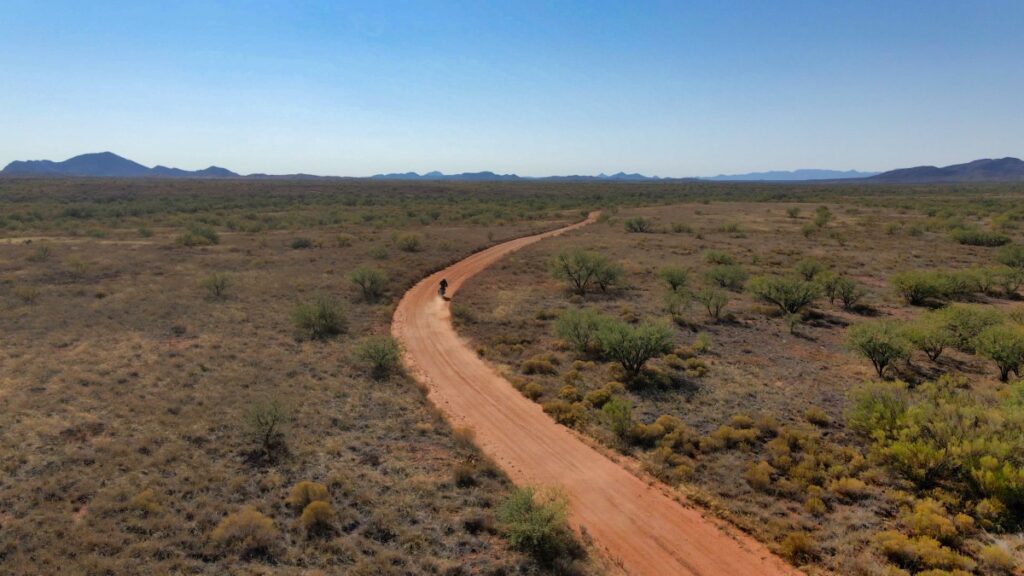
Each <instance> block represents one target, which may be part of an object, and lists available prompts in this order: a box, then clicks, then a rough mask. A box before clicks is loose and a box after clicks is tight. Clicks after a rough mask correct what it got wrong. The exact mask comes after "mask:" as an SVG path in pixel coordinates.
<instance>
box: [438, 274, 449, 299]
mask: <svg viewBox="0 0 1024 576" xmlns="http://www.w3.org/2000/svg"><path fill="white" fill-rule="evenodd" d="M446 290H448V279H447V278H441V287H440V288H439V289H438V290H437V293H438V294H440V295H441V298H444V293H445V291H446Z"/></svg>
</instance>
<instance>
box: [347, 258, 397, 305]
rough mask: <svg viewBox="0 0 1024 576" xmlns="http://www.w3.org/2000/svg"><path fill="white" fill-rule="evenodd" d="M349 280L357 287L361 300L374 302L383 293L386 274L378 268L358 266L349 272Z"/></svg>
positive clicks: (385, 285) (386, 281)
mask: <svg viewBox="0 0 1024 576" xmlns="http://www.w3.org/2000/svg"><path fill="white" fill-rule="evenodd" d="M349 280H350V281H351V282H352V284H354V285H355V286H357V287H358V288H359V292H360V294H361V295H362V298H363V300H365V301H367V302H376V301H377V300H380V298H381V296H383V295H384V290H385V288H386V287H387V283H388V276H387V273H385V272H384V271H383V270H381V269H380V268H372V267H369V266H360V267H359V268H356V269H355V270H353V271H352V273H351V274H349Z"/></svg>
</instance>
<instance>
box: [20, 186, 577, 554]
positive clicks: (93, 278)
mask: <svg viewBox="0 0 1024 576" xmlns="http://www.w3.org/2000/svg"><path fill="white" fill-rule="evenodd" d="M190 186H194V187H196V188H198V189H199V192H201V193H202V194H205V195H206V196H202V197H200V196H199V195H198V194H197V193H194V192H195V191H194V190H192V189H190V188H189V187H190ZM218 186H221V185H217V184H212V183H195V184H184V183H170V182H154V183H151V184H146V183H138V182H128V183H117V182H100V181H58V182H48V181H38V180H30V181H25V182H18V181H15V182H11V181H4V182H2V183H0V199H2V201H3V202H4V204H3V206H4V210H3V212H4V213H5V215H6V216H11V215H12V214H20V215H29V214H32V213H38V214H40V215H41V217H40V218H39V219H32V218H31V217H29V216H25V217H24V218H19V219H17V220H11V219H7V220H6V221H5V223H6V228H4V227H3V226H0V235H2V236H3V238H2V239H0V303H2V309H0V325H2V326H3V327H4V328H3V336H2V345H0V410H2V412H3V414H4V415H5V416H4V418H3V422H2V424H0V565H2V566H3V569H2V570H0V571H2V572H4V573H10V574H58V573H62V574H71V573H74V574H169V573H180V574H226V573H238V574H243V573H245V574H248V573H256V572H259V573H278V574H312V573H319V572H317V571H318V570H320V571H322V573H336V572H337V571H339V570H340V571H342V572H349V573H373V574H392V573H393V574H438V573H445V571H446V570H450V569H451V570H454V569H456V568H460V567H461V569H462V570H465V571H467V572H471V573H503V572H504V573H511V572H517V571H519V570H525V571H527V572H535V571H537V570H539V569H540V568H539V566H538V565H537V564H536V563H535V562H534V561H533V560H532V559H530V558H528V557H527V556H526V555H524V554H522V553H519V552H516V551H514V550H512V549H511V548H510V547H509V545H508V543H507V542H506V541H505V539H504V538H503V537H502V536H501V534H500V533H499V532H498V531H497V530H494V529H481V528H480V526H490V525H492V524H493V516H494V510H495V509H496V506H497V505H498V504H500V502H501V499H502V498H503V497H504V495H505V494H507V493H508V490H509V484H508V482H507V481H506V480H505V479H504V478H503V477H502V476H501V475H500V474H497V473H494V472H493V469H489V470H490V471H489V472H487V473H480V472H477V471H478V470H480V469H482V468H481V467H480V466H476V467H475V468H473V469H472V470H471V471H469V472H466V473H464V475H463V477H462V479H461V480H460V481H458V484H457V479H456V477H455V476H454V475H453V473H452V470H453V469H455V468H457V467H458V466H459V465H460V463H464V462H479V461H480V456H479V454H478V453H477V452H476V450H475V449H474V448H473V447H472V445H471V444H470V443H468V442H464V441H460V440H458V439H457V438H456V437H455V436H454V435H453V433H452V431H451V430H450V429H449V428H448V426H447V425H446V423H445V422H444V421H443V420H442V419H441V418H440V417H439V416H438V414H437V413H436V412H435V411H434V410H433V409H432V408H431V407H430V406H429V405H428V404H427V402H426V401H425V399H424V397H423V395H422V393H421V392H420V391H419V390H418V389H417V388H416V387H415V386H414V385H413V383H412V382H411V381H410V380H408V379H407V378H405V377H404V376H402V377H398V376H393V377H392V378H390V379H388V380H377V379H374V378H372V377H371V375H370V374H369V373H368V371H367V370H366V368H365V367H363V366H361V364H360V362H358V361H357V359H356V358H355V357H354V351H355V349H356V343H357V342H358V341H359V340H360V339H361V338H363V337H364V336H366V335H370V334H386V333H387V330H388V325H389V323H390V317H391V311H392V308H393V304H394V302H395V301H396V297H397V296H399V295H400V294H401V292H402V291H403V289H404V287H405V286H408V285H409V284H411V283H412V282H414V281H415V280H417V279H418V278H420V277H421V276H422V275H424V274H426V273H427V272H428V271H430V270H433V269H436V268H437V267H439V266H441V265H443V264H444V263H447V262H450V261H453V260H455V259H458V258H460V257H463V256H465V255H467V254H468V253H469V252H471V251H472V250H474V249H478V248H480V247H482V246H485V245H488V244H490V243H492V242H495V241H498V240H500V239H502V238H508V237H513V236H518V235H522V234H524V233H527V232H530V231H535V230H539V229H542V228H547V227H550V226H552V225H554V224H556V223H557V222H562V221H566V220H568V219H573V218H575V217H576V213H575V212H568V213H558V212H557V211H556V210H554V209H552V208H551V207H550V206H545V207H543V208H540V209H522V210H519V209H515V208H512V209H509V208H507V207H503V205H502V204H501V203H500V202H498V201H494V202H492V203H489V201H488V199H487V197H486V195H484V194H481V195H479V196H475V197H468V199H467V201H466V203H461V204H460V203H453V204H452V211H453V212H454V211H460V213H461V211H462V210H463V209H468V208H472V210H470V211H469V212H473V211H476V212H475V213H469V212H467V213H466V214H464V215H462V216H460V217H459V218H456V217H454V216H453V214H451V213H447V212H446V213H444V214H443V216H442V217H439V218H437V219H436V220H435V219H433V218H432V217H430V216H429V213H428V212H429V210H431V208H429V207H427V206H423V209H424V211H425V212H424V215H425V216H426V217H425V218H424V219H421V218H420V214H418V213H415V212H412V213H411V214H410V212H411V211H412V209H411V208H409V207H407V206H406V205H405V202H404V200H403V195H402V194H399V193H395V192H393V191H390V190H389V188H388V187H387V186H385V185H380V186H377V187H376V188H373V189H371V192H372V193H373V194H372V196H373V197H372V205H368V206H362V205H361V204H363V203H364V202H366V203H369V202H370V200H367V198H369V196H364V195H359V194H356V193H354V192H352V191H350V190H347V189H345V188H344V187H343V186H342V187H340V189H339V190H337V191H336V192H335V193H334V194H333V196H332V194H331V192H330V191H321V192H320V194H321V195H322V197H318V198H317V200H316V201H313V200H311V199H309V198H306V197H304V196H302V195H301V194H300V193H298V192H296V191H295V188H296V185H295V184H293V183H283V184H280V185H275V184H254V185H252V186H253V187H255V188H258V189H259V191H261V192H262V193H264V194H265V195H266V196H265V197H262V196H259V195H258V194H254V193H252V192H250V191H247V190H242V189H240V187H239V186H238V185H236V184H232V183H225V184H223V185H222V186H223V187H222V188H218ZM275 186H277V187H275ZM90 188H94V189H95V194H93V195H90V194H89V190H90ZM122 188H128V189H130V190H128V191H127V192H125V191H123V190H122ZM34 190H39V191H42V192H46V193H47V194H46V195H45V196H40V197H38V198H33V197H32V195H31V194H32V193H33V191H34ZM406 192H410V191H408V190H407V191H406ZM185 196H187V200H188V201H186V199H185V198H184V197H185ZM250 200H251V202H250ZM350 200H351V202H350ZM437 202H438V204H437V206H444V204H443V202H441V201H440V200H439V201H437ZM325 204H327V205H330V206H331V208H330V209H329V210H328V211H326V212H325V209H324V208H323V206H324V205H325ZM350 204H351V205H350ZM111 207H120V212H119V213H120V214H121V215H120V216H118V215H117V214H116V213H115V212H114V211H111V210H110V209H111ZM467 207H468V208H467ZM8 209H10V210H8ZM328 212H329V213H328ZM496 214H497V216H496ZM501 214H504V215H503V216H502V215H501ZM481 215H482V216H481ZM463 216H464V217H463ZM189 222H203V223H204V226H206V227H208V228H211V229H215V230H216V231H217V235H218V242H217V243H216V244H208V245H205V246H186V245H185V244H187V243H181V242H178V237H179V236H180V235H181V234H182V232H183V230H185V229H186V228H187V226H188V223H189ZM424 222H426V223H424ZM250 224H251V226H249V225H250ZM247 226H248V228H247ZM396 226H397V227H398V229H399V230H407V231H408V233H409V234H415V237H416V238H417V239H418V242H419V243H418V245H417V249H416V250H408V249H407V248H405V249H403V247H402V246H399V245H396V240H395V238H393V235H392V233H393V232H394V231H395V229H396V228H394V227H396ZM295 238H303V239H307V240H308V243H307V242H303V243H302V248H303V249H296V248H295V241H294V239H295ZM368 264H372V265H373V266H375V267H379V268H382V269H384V270H385V271H386V272H387V275H388V277H389V278H390V281H389V283H388V287H387V290H386V292H385V294H384V297H383V298H382V299H381V300H380V301H378V302H376V303H365V302H363V300H362V299H361V298H360V297H359V295H358V294H357V293H355V292H354V288H353V286H352V285H351V284H350V281H349V279H348V273H349V272H350V271H351V270H353V269H355V268H357V267H358V266H361V265H368ZM215 275H225V276H222V277H223V278H230V281H229V282H224V283H220V282H218V283H217V284H218V286H217V289H216V290H213V289H211V288H210V282H211V281H210V280H209V279H210V278H213V277H215ZM318 295H330V296H331V297H332V298H334V299H336V300H337V301H339V303H340V305H341V307H342V308H343V310H344V314H345V316H346V319H347V328H348V329H347V330H346V331H345V332H343V333H339V334H331V335H330V336H331V337H330V338H327V339H324V340H308V339H301V340H300V339H297V338H296V337H295V329H294V324H293V319H292V313H293V311H294V310H295V308H296V306H297V305H299V304H300V303H305V302H311V301H313V300H314V299H315V298H316V297H317V296H318ZM268 401H273V402H274V403H275V405H276V406H280V407H281V414H283V415H284V417H283V418H282V421H281V424H280V426H279V428H277V429H276V430H275V431H273V432H272V433H271V436H272V441H271V442H270V448H269V449H268V450H266V453H264V451H263V450H262V449H261V447H260V445H259V442H257V441H256V440H255V439H253V437H252V434H251V431H250V430H249V429H248V428H249V426H248V424H249V422H248V420H249V419H250V416H251V410H252V408H253V407H254V406H259V405H263V404H264V403H266V402H268ZM466 474H468V475H469V476H472V481H468V480H467V479H466V477H465V476H466ZM302 482H315V483H317V485H320V486H321V487H322V488H323V489H324V490H326V495H325V494H323V493H322V492H321V491H320V489H317V490H315V491H316V492H317V494H315V496H316V497H315V498H312V500H315V501H316V502H320V503H321V504H316V502H302V504H303V505H302V506H299V505H298V504H296V503H295V498H296V496H295V495H294V493H293V489H294V487H295V486H296V485H300V483H302ZM303 486H306V487H307V488H308V487H309V485H303ZM307 492H308V490H307ZM300 496H302V495H300ZM302 497H309V494H308V493H307V494H305V495H304V496H302ZM307 499H309V498H307ZM466 518H472V519H474V520H473V521H472V522H470V521H468V520H465V521H464V519H466Z"/></svg>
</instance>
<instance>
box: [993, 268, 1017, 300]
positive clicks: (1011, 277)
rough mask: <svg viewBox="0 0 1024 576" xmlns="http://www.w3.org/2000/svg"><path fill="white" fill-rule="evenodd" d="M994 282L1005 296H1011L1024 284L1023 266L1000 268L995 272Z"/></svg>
mask: <svg viewBox="0 0 1024 576" xmlns="http://www.w3.org/2000/svg"><path fill="white" fill-rule="evenodd" d="M995 282H996V283H997V284H998V285H999V287H1000V288H1001V289H1002V291H1003V294H1005V295H1006V297H1007V298H1013V297H1014V296H1016V295H1017V291H1018V290H1020V287H1021V286H1022V285H1024V268H1011V267H1006V268H1001V269H999V270H997V271H996V272H995Z"/></svg>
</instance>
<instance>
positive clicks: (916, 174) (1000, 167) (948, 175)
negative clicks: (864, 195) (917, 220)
mask: <svg viewBox="0 0 1024 576" xmlns="http://www.w3.org/2000/svg"><path fill="white" fill-rule="evenodd" d="M867 180H868V181H871V182H891V183H932V182H935V183H941V182H1024V161H1021V160H1020V159H1018V158H999V159H995V160H992V159H988V158H986V159H983V160H975V161H974V162H968V163H966V164H953V165H952V166H946V167H944V168H937V167H935V166H918V167H916V168H901V169H899V170H890V171H889V172H883V173H881V174H878V175H876V176H872V177H871V178H868V179H867Z"/></svg>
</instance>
